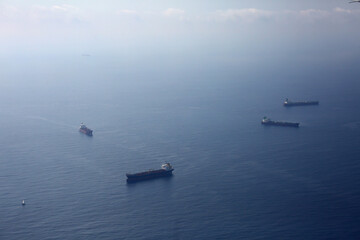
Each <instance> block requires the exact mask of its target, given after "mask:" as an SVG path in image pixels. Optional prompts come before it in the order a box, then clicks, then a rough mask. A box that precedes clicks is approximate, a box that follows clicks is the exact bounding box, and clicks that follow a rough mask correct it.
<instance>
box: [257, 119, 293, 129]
mask: <svg viewBox="0 0 360 240" xmlns="http://www.w3.org/2000/svg"><path fill="white" fill-rule="evenodd" d="M261 124H263V125H268V126H281V127H299V125H300V123H293V122H277V121H272V120H270V119H268V118H266V117H265V118H264V119H263V120H262V121H261Z"/></svg>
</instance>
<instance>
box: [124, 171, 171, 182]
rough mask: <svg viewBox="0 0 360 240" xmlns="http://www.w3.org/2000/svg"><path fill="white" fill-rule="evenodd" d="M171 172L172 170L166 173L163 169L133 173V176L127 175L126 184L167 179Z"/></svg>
mask: <svg viewBox="0 0 360 240" xmlns="http://www.w3.org/2000/svg"><path fill="white" fill-rule="evenodd" d="M173 171H174V169H172V170H169V171H166V170H164V169H159V170H150V171H146V172H141V173H134V174H130V173H127V174H126V177H127V181H128V182H137V181H143V180H149V179H154V178H161V177H169V176H171V175H172V172H173Z"/></svg>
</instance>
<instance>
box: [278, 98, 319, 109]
mask: <svg viewBox="0 0 360 240" xmlns="http://www.w3.org/2000/svg"><path fill="white" fill-rule="evenodd" d="M307 105H319V101H301V102H292V101H290V100H289V99H288V98H287V99H286V100H285V102H284V106H285V107H293V106H307Z"/></svg>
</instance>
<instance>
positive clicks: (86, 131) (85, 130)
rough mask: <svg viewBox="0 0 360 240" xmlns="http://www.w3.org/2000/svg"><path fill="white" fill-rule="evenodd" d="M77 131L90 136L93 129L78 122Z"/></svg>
mask: <svg viewBox="0 0 360 240" xmlns="http://www.w3.org/2000/svg"><path fill="white" fill-rule="evenodd" d="M79 132H81V133H84V134H86V135H88V136H90V137H92V135H93V130H91V129H90V128H88V127H86V126H85V124H83V123H81V124H80V128H79Z"/></svg>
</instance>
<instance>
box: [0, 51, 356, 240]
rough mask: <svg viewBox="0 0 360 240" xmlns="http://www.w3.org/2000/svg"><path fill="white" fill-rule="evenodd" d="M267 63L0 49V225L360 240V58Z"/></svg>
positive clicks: (30, 235)
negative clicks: (159, 175)
mask: <svg viewBox="0 0 360 240" xmlns="http://www.w3.org/2000/svg"><path fill="white" fill-rule="evenodd" d="M264 61H265V62H264V65H263V67H261V68H257V67H255V66H253V65H252V64H249V65H246V64H244V63H239V62H236V61H230V60H229V61H227V60H224V59H220V58H211V57H209V58H207V59H200V57H199V58H192V57H189V58H187V57H183V58H177V59H175V60H174V59H173V58H171V57H166V55H164V56H162V57H160V58H159V59H156V61H151V59H149V58H144V59H142V58H135V59H131V58H130V59H129V58H124V57H121V56H109V55H106V56H102V55H100V54H98V55H96V54H95V55H91V56H87V55H81V54H79V55H76V54H75V55H64V56H62V55H61V56H57V55H56V56H35V57H34V56H28V57H26V56H20V55H19V56H8V57H6V58H5V57H1V59H0V63H1V66H2V67H1V68H0V78H1V80H0V133H1V134H0V239H7V240H9V239H359V238H360V228H359V222H360V108H359V103H360V94H359V92H360V84H359V81H358V80H359V78H360V70H359V68H358V67H357V66H356V65H355V64H352V65H351V64H347V63H346V64H345V63H344V64H339V63H338V62H336V61H330V62H325V63H323V64H317V65H314V64H312V63H306V61H303V62H302V61H300V60H299V61H298V62H294V61H283V62H281V61H280V60H279V61H277V62H276V61H275V62H272V61H270V60H269V61H268V62H266V60H264ZM285 98H289V99H293V100H319V101H320V105H319V106H307V107H293V108H285V107H283V106H282V103H283V101H284V99H285ZM264 116H267V117H269V118H271V119H273V120H284V121H295V122H300V127H299V128H298V129H297V128H284V127H274V126H262V125H261V124H260V121H261V119H262V118H263V117H264ZM81 122H84V123H85V124H86V125H87V126H88V127H89V128H91V129H93V130H94V136H93V137H88V136H86V135H84V134H81V133H79V132H78V127H79V125H80V123H81ZM164 162H170V163H171V164H172V165H173V167H174V168H175V171H174V175H173V176H172V177H170V178H163V179H155V180H151V181H145V182H138V183H135V184H127V183H126V176H125V174H126V173H127V172H137V171H142V170H147V169H157V168H160V165H161V164H162V163H164ZM23 199H25V201H26V205H25V206H22V205H21V201H22V200H23Z"/></svg>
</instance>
